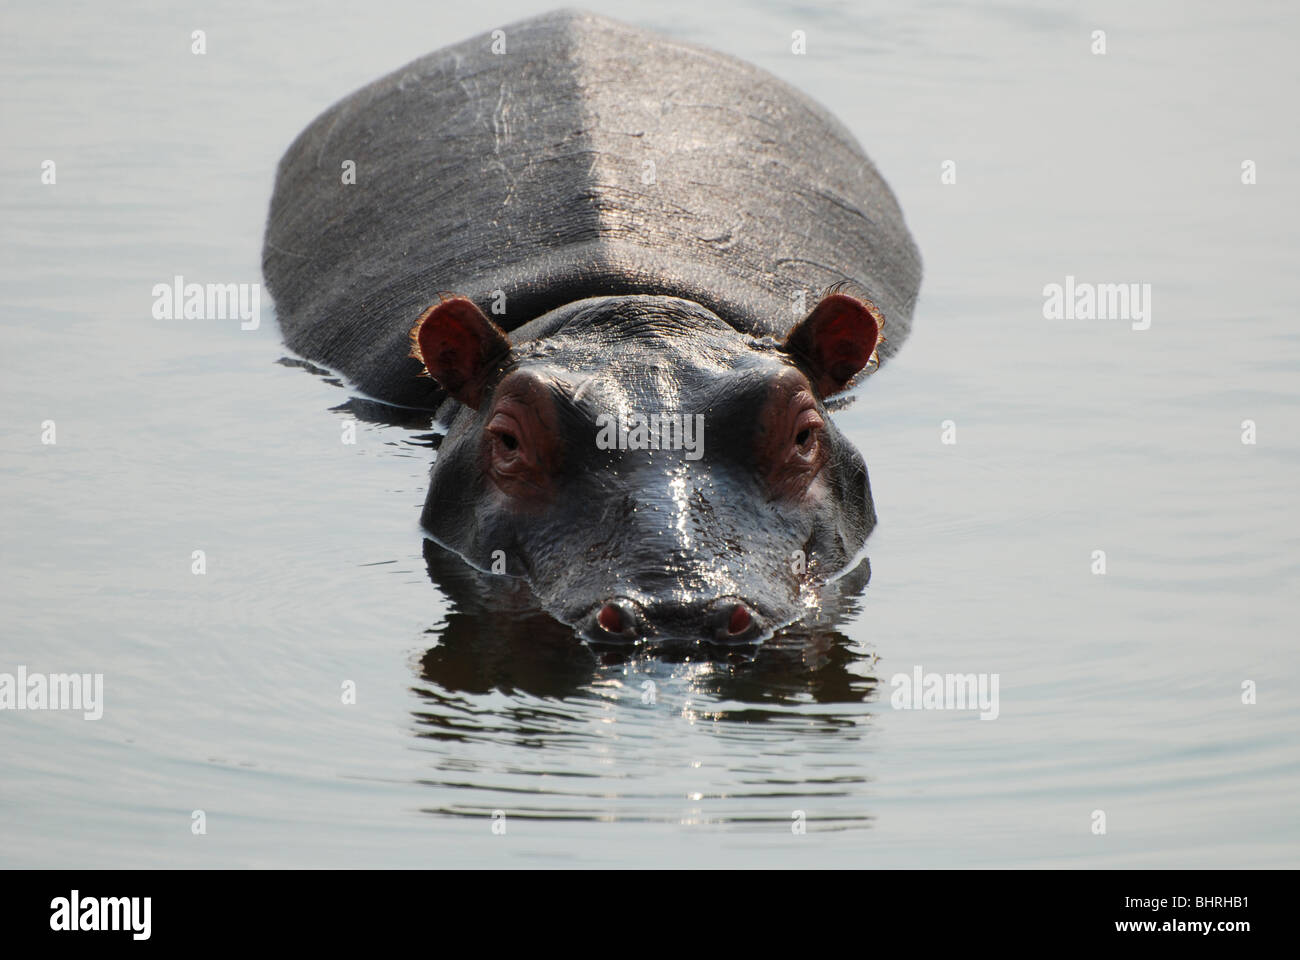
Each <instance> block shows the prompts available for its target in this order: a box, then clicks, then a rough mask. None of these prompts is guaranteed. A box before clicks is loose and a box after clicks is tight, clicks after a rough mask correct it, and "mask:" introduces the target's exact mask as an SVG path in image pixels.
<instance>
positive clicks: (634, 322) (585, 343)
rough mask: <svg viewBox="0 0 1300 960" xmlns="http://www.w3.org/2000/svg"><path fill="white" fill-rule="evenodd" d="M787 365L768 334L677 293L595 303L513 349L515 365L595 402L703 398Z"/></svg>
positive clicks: (666, 402)
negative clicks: (730, 321) (733, 323)
mask: <svg viewBox="0 0 1300 960" xmlns="http://www.w3.org/2000/svg"><path fill="white" fill-rule="evenodd" d="M790 366H791V365H790V363H789V361H788V359H787V358H786V357H785V356H784V354H782V353H781V352H780V344H779V343H777V341H776V340H774V339H772V338H771V337H755V336H751V335H750V334H747V333H743V332H741V331H739V330H737V329H735V328H734V327H732V326H731V325H729V324H728V323H727V322H726V321H724V320H723V319H722V318H721V317H719V316H717V315H716V314H715V313H713V312H711V311H709V310H707V309H705V308H704V307H701V306H699V305H698V304H695V303H692V302H690V301H688V300H679V299H677V298H674V297H626V298H606V299H602V300H598V301H592V302H591V305H590V306H585V307H583V308H582V309H579V310H576V311H573V312H572V313H571V314H570V315H569V316H568V317H566V318H565V319H564V320H563V322H561V323H560V324H559V325H558V326H556V327H555V328H553V329H552V330H551V331H550V332H549V333H548V335H547V336H546V337H544V338H539V339H536V340H531V341H526V342H524V343H523V344H520V345H518V346H517V347H516V350H515V368H516V369H525V370H531V371H532V372H534V373H536V374H538V375H539V376H543V377H544V378H546V379H548V380H550V381H551V382H553V383H555V384H556V385H557V386H561V387H562V388H564V387H566V386H567V391H566V392H570V393H571V395H572V396H573V398H574V399H575V400H578V401H580V402H582V403H583V404H584V405H587V404H591V405H594V406H596V407H600V408H616V407H629V406H631V407H636V406H643V407H647V408H651V407H653V408H657V409H684V408H686V407H688V406H691V405H694V404H707V403H708V402H709V401H710V399H711V398H716V397H717V396H718V395H719V394H720V393H725V392H726V391H728V390H729V389H734V388H735V387H736V386H738V384H739V383H741V382H744V381H746V380H750V379H754V380H757V379H759V378H764V377H767V376H771V375H775V374H779V373H781V372H782V371H783V370H788V369H790ZM733 374H739V376H733Z"/></svg>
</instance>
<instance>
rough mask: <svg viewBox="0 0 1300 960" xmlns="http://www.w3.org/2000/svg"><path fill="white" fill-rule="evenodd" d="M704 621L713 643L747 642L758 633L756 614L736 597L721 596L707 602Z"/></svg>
mask: <svg viewBox="0 0 1300 960" xmlns="http://www.w3.org/2000/svg"><path fill="white" fill-rule="evenodd" d="M706 623H707V625H708V626H707V630H708V635H709V636H710V637H711V638H712V639H713V641H714V642H715V643H727V644H731V643H747V642H749V641H750V640H752V639H753V638H754V637H755V636H757V634H758V633H759V620H758V614H756V613H755V612H754V610H753V608H752V607H751V606H750V605H749V604H747V603H745V602H744V601H743V600H740V599H738V598H736V597H722V598H720V599H718V600H715V601H713V603H711V604H709V608H708V617H707V620H706Z"/></svg>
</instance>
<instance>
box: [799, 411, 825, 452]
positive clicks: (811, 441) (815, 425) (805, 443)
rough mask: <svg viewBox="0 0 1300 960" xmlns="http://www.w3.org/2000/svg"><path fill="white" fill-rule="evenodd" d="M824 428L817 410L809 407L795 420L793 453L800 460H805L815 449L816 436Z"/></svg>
mask: <svg viewBox="0 0 1300 960" xmlns="http://www.w3.org/2000/svg"><path fill="white" fill-rule="evenodd" d="M824 426H826V424H825V422H824V421H823V420H822V418H821V416H820V415H818V413H817V410H816V409H815V408H813V407H809V408H808V409H806V410H804V411H803V412H802V413H801V414H799V416H798V417H797V418H796V419H795V424H794V431H795V433H794V452H795V454H797V455H798V456H799V457H800V458H806V457H808V456H810V455H811V454H812V452H813V451H814V450H815V449H816V448H817V436H818V434H819V433H820V432H821V429H822V427H824Z"/></svg>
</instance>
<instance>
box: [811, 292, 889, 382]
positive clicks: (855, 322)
mask: <svg viewBox="0 0 1300 960" xmlns="http://www.w3.org/2000/svg"><path fill="white" fill-rule="evenodd" d="M837 306H838V305H837ZM879 334H880V330H879V328H878V327H877V326H876V321H875V320H874V319H873V318H872V316H871V314H870V313H868V312H867V311H866V310H865V309H864V308H862V307H861V306H859V305H858V304H852V305H848V304H846V305H844V306H843V307H840V308H839V309H837V310H836V312H835V313H834V314H832V316H831V317H830V319H828V320H827V321H825V323H824V324H823V325H822V327H821V329H820V330H819V331H818V332H817V334H816V337H817V340H816V349H817V354H818V357H817V359H818V362H819V364H820V365H821V368H822V369H823V370H825V371H826V373H827V374H829V375H830V376H831V377H832V378H833V379H835V380H837V381H839V382H840V383H845V382H847V381H848V380H850V379H851V378H852V377H853V375H854V374H856V373H857V372H858V371H859V370H861V369H862V368H863V367H865V366H866V365H867V361H868V360H870V359H871V354H872V352H873V351H874V350H875V349H876V339H877V337H878V336H879Z"/></svg>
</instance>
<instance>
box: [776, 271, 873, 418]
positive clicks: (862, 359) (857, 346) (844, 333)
mask: <svg viewBox="0 0 1300 960" xmlns="http://www.w3.org/2000/svg"><path fill="white" fill-rule="evenodd" d="M884 321H885V318H884V317H882V316H881V315H880V311H879V310H877V309H876V306H875V304H873V303H872V302H871V301H870V300H865V301H864V300H858V299H857V298H855V297H850V296H849V295H848V294H845V293H832V294H831V295H830V296H828V297H826V298H825V299H823V300H822V302H821V303H819V304H817V306H815V307H814V308H813V311H812V313H810V314H808V316H807V317H805V318H804V319H803V320H801V321H800V322H799V323H797V324H795V326H794V329H792V330H791V331H790V333H789V335H787V336H786V338H785V349H786V351H787V352H788V353H790V354H791V355H792V356H793V357H794V358H795V360H796V361H797V362H798V363H799V365H800V366H801V367H803V368H804V372H806V373H807V374H808V376H809V379H810V380H812V382H813V386H814V387H816V388H817V392H818V393H820V394H821V395H822V396H823V397H829V396H832V395H834V394H836V393H839V392H840V391H841V390H843V389H844V388H845V387H846V386H848V383H849V381H850V380H852V379H853V378H854V377H855V376H856V375H857V373H858V371H859V370H861V369H862V368H863V367H865V366H866V365H867V363H868V362H869V361H870V360H871V358H872V356H874V355H875V352H876V344H877V343H878V342H879V340H880V327H881V325H882V324H883V323H884Z"/></svg>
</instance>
